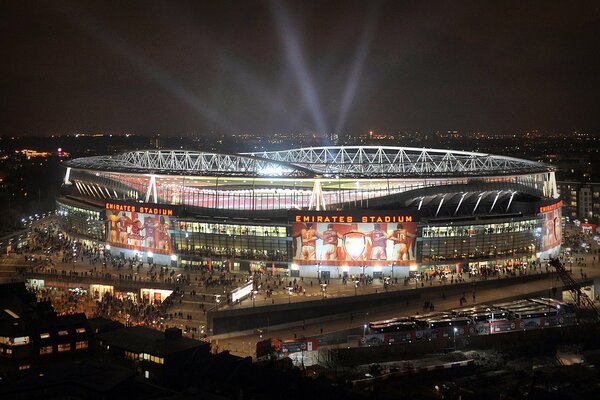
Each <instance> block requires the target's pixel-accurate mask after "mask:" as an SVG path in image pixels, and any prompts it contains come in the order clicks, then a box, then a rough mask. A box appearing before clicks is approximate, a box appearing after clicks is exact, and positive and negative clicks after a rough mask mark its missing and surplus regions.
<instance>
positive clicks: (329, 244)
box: [321, 224, 343, 261]
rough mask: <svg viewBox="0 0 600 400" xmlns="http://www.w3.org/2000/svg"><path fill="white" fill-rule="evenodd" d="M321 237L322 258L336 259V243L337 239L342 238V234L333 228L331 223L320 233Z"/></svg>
mask: <svg viewBox="0 0 600 400" xmlns="http://www.w3.org/2000/svg"><path fill="white" fill-rule="evenodd" d="M321 237H322V239H323V254H322V255H321V259H322V260H328V261H335V260H337V245H338V239H343V237H342V235H340V234H339V233H338V232H336V231H335V229H333V224H329V225H327V230H326V231H325V232H323V233H322V234H321Z"/></svg>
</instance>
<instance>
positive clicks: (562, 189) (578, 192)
mask: <svg viewBox="0 0 600 400" xmlns="http://www.w3.org/2000/svg"><path fill="white" fill-rule="evenodd" d="M558 193H559V194H560V198H561V199H562V200H563V203H564V205H563V213H564V215H565V217H569V218H570V220H571V221H573V220H576V219H579V220H580V221H582V222H590V223H594V224H599V223H600V182H574V181H563V182H558Z"/></svg>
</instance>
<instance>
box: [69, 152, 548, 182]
mask: <svg viewBox="0 0 600 400" xmlns="http://www.w3.org/2000/svg"><path fill="white" fill-rule="evenodd" d="M66 165H67V166H68V167H71V168H75V169H91V170H103V171H114V172H129V173H145V174H166V175H197V176H209V175H215V176H251V177H318V176H323V177H343V178H435V177H449V176H472V177H477V176H494V175H521V174H529V173H539V172H548V171H552V170H554V168H553V167H551V166H548V165H545V164H542V163H538V162H534V161H528V160H523V159H519V158H514V157H506V156H497V155H491V154H484V153H474V152H465V151H454V150H441V149H425V148H422V149H419V148H412V147H385V146H332V147H307V148H300V149H292V150H282V151H266V152H256V153H240V154H219V153H207V152H197V151H185V150H145V151H142V150H140V151H131V152H127V153H123V154H119V155H115V156H96V157H85V158H77V159H73V160H70V161H68V162H67V163H66Z"/></svg>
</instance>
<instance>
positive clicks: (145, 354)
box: [140, 353, 165, 364]
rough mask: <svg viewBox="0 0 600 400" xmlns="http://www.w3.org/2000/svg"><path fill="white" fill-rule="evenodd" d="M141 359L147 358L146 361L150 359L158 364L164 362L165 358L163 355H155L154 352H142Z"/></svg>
mask: <svg viewBox="0 0 600 400" xmlns="http://www.w3.org/2000/svg"><path fill="white" fill-rule="evenodd" d="M140 360H146V361H150V362H153V363H156V364H164V363H165V360H164V358H162V357H158V356H153V355H152V354H148V353H141V354H140Z"/></svg>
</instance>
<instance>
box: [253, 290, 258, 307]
mask: <svg viewBox="0 0 600 400" xmlns="http://www.w3.org/2000/svg"><path fill="white" fill-rule="evenodd" d="M257 293H258V290H253V291H252V308H254V304H255V302H254V301H255V300H256V294H257Z"/></svg>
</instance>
